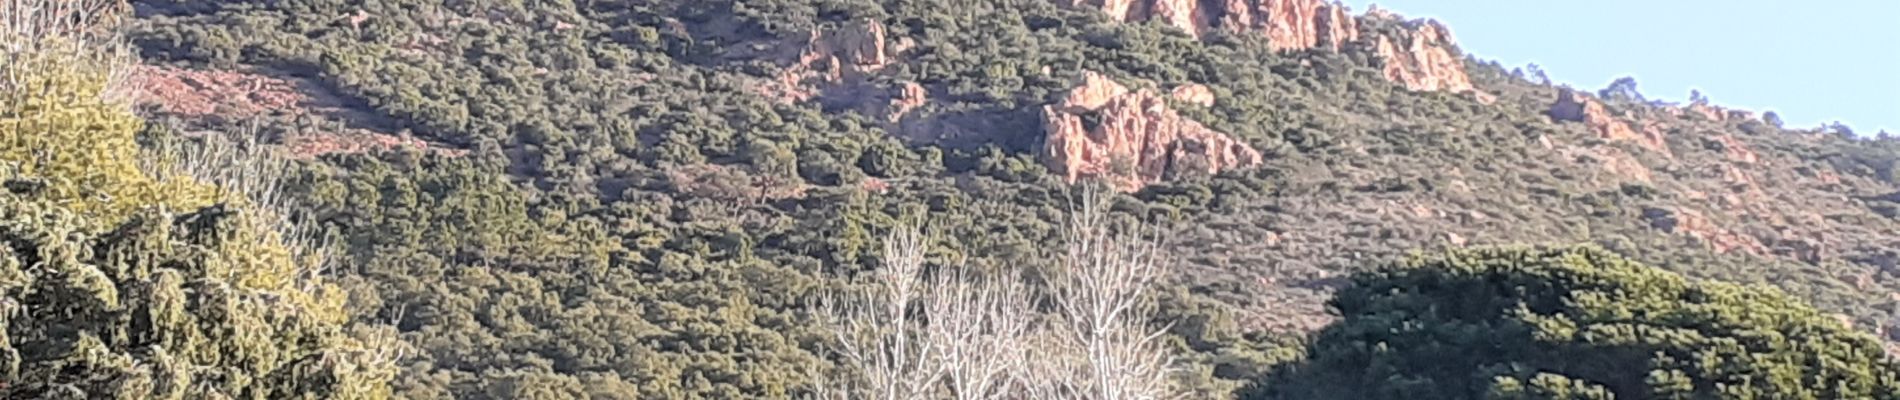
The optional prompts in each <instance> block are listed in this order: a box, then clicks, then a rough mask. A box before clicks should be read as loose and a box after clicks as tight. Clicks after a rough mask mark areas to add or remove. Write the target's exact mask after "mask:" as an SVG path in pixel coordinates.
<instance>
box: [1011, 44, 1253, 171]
mask: <svg viewBox="0 0 1900 400" xmlns="http://www.w3.org/2000/svg"><path fill="white" fill-rule="evenodd" d="M1085 117H1086V118H1085ZM1085 120H1087V122H1085ZM1043 126H1044V131H1045V133H1046V134H1047V137H1046V139H1045V141H1044V145H1043V153H1042V159H1043V161H1044V163H1046V164H1048V166H1049V168H1050V169H1052V170H1054V171H1055V172H1056V173H1057V174H1059V175H1062V176H1063V177H1064V178H1066V179H1068V180H1069V181H1070V182H1074V181H1077V180H1082V179H1093V178H1100V179H1103V180H1105V181H1107V182H1108V183H1109V184H1110V185H1112V186H1114V187H1115V188H1116V189H1119V190H1123V191H1135V190H1140V189H1141V188H1142V187H1143V186H1145V185H1147V184H1149V183H1154V182H1158V181H1161V180H1164V179H1168V178H1171V177H1176V176H1184V175H1191V174H1214V173H1218V172H1220V171H1224V170H1229V169H1236V168H1246V167H1252V166H1256V165H1259V164H1260V162H1261V154H1260V152H1259V151H1257V150H1254V149H1253V148H1252V147H1250V146H1248V145H1247V144H1246V143H1242V142H1240V141H1239V140H1235V139H1234V138H1232V137H1229V136H1227V135H1226V134H1223V133H1220V132H1215V131H1214V130H1212V129H1208V128H1207V127H1206V126H1202V125H1201V124H1200V123H1199V122H1195V121H1193V120H1189V119H1187V118H1185V117H1182V116H1181V115H1180V114H1178V113H1176V112H1175V111H1174V110H1173V109H1170V108H1168V105H1167V102H1166V101H1165V100H1164V99H1163V98H1162V97H1161V96H1159V95H1156V94H1155V93H1153V92H1150V91H1146V90H1142V91H1132V92H1131V91H1129V90H1128V88H1126V87H1124V86H1122V85H1121V84H1118V83H1115V82H1114V81H1113V80H1111V79H1108V78H1107V77H1105V76H1102V75H1101V74H1097V73H1094V72H1085V73H1084V74H1083V81H1082V82H1081V83H1080V84H1078V85H1076V87H1075V88H1074V89H1073V90H1071V91H1070V92H1069V95H1068V96H1067V97H1065V98H1064V99H1063V100H1062V101H1060V102H1057V103H1056V104H1051V105H1047V106H1044V107H1043Z"/></svg>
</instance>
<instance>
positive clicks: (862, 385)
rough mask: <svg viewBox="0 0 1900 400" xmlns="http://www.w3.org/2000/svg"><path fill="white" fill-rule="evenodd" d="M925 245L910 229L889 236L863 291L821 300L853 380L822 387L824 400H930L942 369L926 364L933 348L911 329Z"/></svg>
mask: <svg viewBox="0 0 1900 400" xmlns="http://www.w3.org/2000/svg"><path fill="white" fill-rule="evenodd" d="M925 246H926V244H925V243H924V239H923V235H922V234H921V233H919V232H918V231H917V230H916V229H915V228H900V229H898V230H897V231H895V232H892V233H891V235H890V237H889V238H886V240H885V242H884V253H883V254H884V266H883V268H878V269H877V270H875V271H873V272H872V274H871V277H872V279H871V282H870V288H869V289H868V291H867V292H864V293H858V294H856V295H842V296H835V298H831V299H826V304H825V306H824V308H825V309H826V310H827V314H828V315H829V316H831V317H832V319H833V322H834V328H835V329H836V330H837V352H838V354H839V355H840V356H842V357H843V358H844V361H845V363H846V364H847V365H848V366H850V367H852V369H854V370H855V371H850V372H854V373H855V375H856V379H849V378H845V379H840V380H839V381H836V382H833V383H831V384H828V385H823V386H826V387H824V388H822V389H824V390H828V391H831V392H830V393H824V395H825V396H826V397H827V398H837V399H845V398H877V399H890V400H909V399H926V398H930V393H931V392H932V389H933V386H935V385H936V384H937V382H938V380H939V379H940V377H941V376H942V375H943V370H942V368H941V367H940V365H938V364H937V363H936V362H934V361H933V360H931V358H932V357H933V355H932V354H931V352H932V351H935V350H936V349H933V348H932V347H931V346H929V345H928V344H929V343H928V341H927V340H926V339H925V338H923V337H921V335H923V334H927V333H929V332H930V331H929V330H924V329H918V327H916V326H913V325H912V323H913V322H915V320H916V319H917V318H915V317H916V316H915V315H913V314H912V313H911V309H912V306H913V305H914V304H916V303H917V302H918V298H919V296H921V295H922V290H923V275H922V274H923V267H924V253H925Z"/></svg>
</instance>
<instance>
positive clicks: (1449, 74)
mask: <svg viewBox="0 0 1900 400" xmlns="http://www.w3.org/2000/svg"><path fill="white" fill-rule="evenodd" d="M1413 25H1415V27H1414V28H1413V29H1412V30H1409V31H1403V32H1401V33H1400V34H1398V35H1396V37H1394V36H1380V37H1379V42H1378V44H1377V45H1376V46H1377V47H1375V50H1376V51H1377V52H1378V54H1379V58H1380V59H1382V60H1385V70H1384V71H1385V78H1386V79H1389V80H1391V81H1393V82H1396V83H1398V84H1399V85H1401V86H1405V87H1406V88H1407V89H1412V90H1417V91H1446V92H1453V93H1463V92H1472V91H1476V90H1477V88H1476V87H1475V86H1472V85H1471V77H1470V76H1469V75H1466V74H1465V60H1464V58H1462V57H1459V56H1457V55H1455V54H1452V52H1451V49H1452V46H1455V45H1456V43H1457V42H1456V41H1454V39H1452V37H1451V30H1449V29H1446V28H1445V26H1444V25H1442V24H1439V23H1438V22H1437V21H1430V20H1427V21H1423V22H1419V23H1416V24H1413Z"/></svg>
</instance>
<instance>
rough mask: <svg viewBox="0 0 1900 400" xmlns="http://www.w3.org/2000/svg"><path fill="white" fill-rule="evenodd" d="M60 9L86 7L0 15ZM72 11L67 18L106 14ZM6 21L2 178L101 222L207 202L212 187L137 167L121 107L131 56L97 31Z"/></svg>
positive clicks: (21, 11) (26, 4)
mask: <svg viewBox="0 0 1900 400" xmlns="http://www.w3.org/2000/svg"><path fill="white" fill-rule="evenodd" d="M58 3H84V2H58V1H30V0H26V1H23V0H7V1H6V4H5V6H4V7H5V8H7V9H6V10H0V12H5V13H8V14H16V15H10V16H9V17H10V19H21V20H27V19H47V18H35V17H44V16H46V15H52V14H63V13H61V12H56V11H54V10H45V11H33V10H31V9H32V8H33V7H35V6H38V7H54V6H55V5H54V4H58ZM76 8H77V9H76V10H73V11H71V12H103V11H107V10H105V9H103V8H96V7H94V8H87V7H76ZM29 13H37V14H29ZM88 17H91V18H98V19H101V20H105V21H94V22H98V23H104V22H107V21H109V20H110V14H108V15H89V16H88ZM8 24H9V25H18V26H9V27H8V28H9V29H5V30H4V31H7V32H5V33H0V42H4V43H8V44H9V45H10V46H15V47H10V48H7V49H4V50H0V162H3V163H4V164H5V165H6V171H0V172H7V173H10V174H15V175H23V176H32V177H35V178H37V179H44V180H45V181H46V183H47V186H46V188H45V193H46V196H47V197H46V198H47V200H50V201H54V202H56V203H58V204H60V205H61V206H64V207H67V208H71V209H73V210H75V211H78V212H80V213H84V214H89V215H97V216H100V217H102V218H101V219H100V220H101V221H118V220H120V219H122V218H124V217H125V216H126V215H128V214H130V213H132V212H133V211H135V210H137V209H139V208H143V207H147V206H153V205H157V206H164V207H169V208H172V209H178V210H189V209H194V208H197V207H202V206H205V205H209V204H211V203H212V201H213V195H212V193H213V192H214V191H213V190H212V188H211V187H208V186H206V185H201V184H195V183H193V182H191V181H189V180H183V179H164V180H161V179H154V178H155V177H154V176H150V175H148V174H146V173H143V172H141V171H140V169H139V162H138V157H139V151H138V145H137V143H136V141H135V136H136V135H137V133H138V132H139V130H140V127H141V125H142V124H143V122H142V121H141V120H140V119H139V118H138V116H137V115H134V114H133V113H132V110H131V108H130V106H129V105H128V104H127V101H126V98H127V93H126V92H127V91H128V90H127V88H128V85H127V82H126V75H127V73H128V69H129V67H130V65H132V63H133V62H135V60H134V59H133V58H131V55H130V53H128V52H127V51H126V49H125V48H124V46H123V45H122V44H120V43H118V42H116V41H113V40H111V39H113V37H112V36H110V35H109V33H105V32H99V31H98V29H100V28H96V27H88V26H66V25H62V24H58V23H33V22H17V21H15V22H8ZM161 178H162V177H161Z"/></svg>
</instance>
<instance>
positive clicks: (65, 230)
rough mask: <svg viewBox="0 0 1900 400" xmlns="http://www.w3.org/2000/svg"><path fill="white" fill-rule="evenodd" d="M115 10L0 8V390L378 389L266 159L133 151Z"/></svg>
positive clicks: (44, 5)
mask: <svg viewBox="0 0 1900 400" xmlns="http://www.w3.org/2000/svg"><path fill="white" fill-rule="evenodd" d="M115 10H119V9H118V8H115V7H112V6H111V4H108V3H105V2H90V1H73V0H0V24H3V26H0V39H4V40H0V43H4V45H0V46H4V47H0V182H5V189H4V193H0V241H4V242H6V243H10V245H9V246H0V339H4V341H0V398H98V397H101V396H109V397H115V398H158V399H182V398H194V399H195V398H252V399H265V398H273V399H274V398H326V399H369V398H384V397H387V394H388V389H387V387H386V386H387V382H388V381H389V379H391V376H392V375H393V369H391V368H390V366H391V364H390V361H392V359H393V357H391V356H390V355H389V354H390V353H389V352H388V351H387V348H385V347H380V346H374V345H370V344H366V343H364V342H363V341H361V340H359V339H357V338H353V337H352V336H351V335H349V334H346V333H345V332H343V327H344V326H345V324H346V323H347V322H348V317H347V315H346V314H345V312H344V309H343V302H344V299H345V296H344V295H343V294H342V293H341V291H340V290H338V289H337V288H336V287H335V286H334V285H329V284H325V283H323V282H322V281H321V280H320V279H318V276H317V274H316V273H315V271H316V270H318V266H317V265H312V264H307V263H300V262H301V261H304V260H303V259H302V258H301V257H298V256H299V255H300V254H306V253H310V252H308V251H304V249H302V247H304V246H303V244H302V243H300V242H298V241H295V240H288V239H287V238H292V237H298V236H297V235H296V232H294V231H293V230H294V229H293V228H294V227H292V226H291V225H290V224H289V223H288V221H289V220H288V218H285V216H284V215H283V212H282V211H280V210H277V209H272V207H273V206H279V205H281V203H279V201H278V200H276V199H275V198H274V197H273V194H274V193H275V190H274V186H273V185H274V184H275V183H274V181H273V179H274V178H275V176H273V175H271V173H273V172H276V171H278V170H277V169H270V168H269V167H272V166H276V165H277V164H273V163H271V162H267V161H260V160H218V159H208V158H210V157H225V156H229V157H265V156H268V155H265V154H263V153H257V152H195V153H189V154H186V155H185V156H178V155H175V154H174V155H164V154H153V153H145V152H143V151H141V149H140V146H139V144H138V142H137V140H136V135H137V134H138V132H139V131H140V130H141V129H142V124H143V121H141V120H140V118H138V116H137V115H135V114H133V113H132V111H131V109H130V108H129V106H128V105H127V104H126V100H125V93H124V92H125V91H126V88H127V86H126V82H125V80H124V71H125V70H126V69H127V68H128V67H129V66H130V65H131V63H132V62H133V59H132V58H130V55H129V53H127V52H126V51H125V47H124V45H123V43H122V42H121V41H120V40H119V38H118V37H117V36H114V35H113V34H112V33H111V32H110V31H107V30H102V29H103V28H102V27H104V26H106V25H107V24H110V23H111V22H112V21H113V17H112V14H110V13H111V12H116V11H115ZM101 13H106V14H104V15H102V14H101ZM231 167H239V168H236V169H233V168H231ZM242 167H257V169H242ZM378 337H380V336H378V335H368V336H367V338H369V339H376V338H378Z"/></svg>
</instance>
